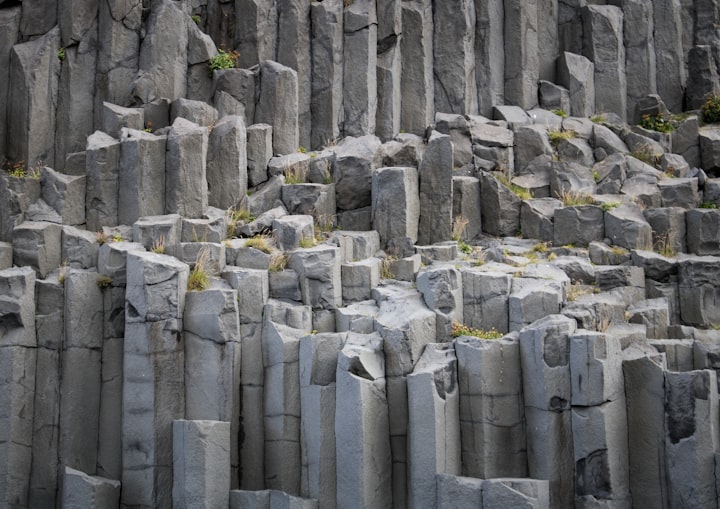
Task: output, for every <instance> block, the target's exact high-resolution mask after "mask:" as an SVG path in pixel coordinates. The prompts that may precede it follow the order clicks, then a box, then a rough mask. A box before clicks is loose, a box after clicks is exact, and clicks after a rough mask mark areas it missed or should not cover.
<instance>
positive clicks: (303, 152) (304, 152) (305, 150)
mask: <svg viewBox="0 0 720 509" xmlns="http://www.w3.org/2000/svg"><path fill="white" fill-rule="evenodd" d="M307 151H308V149H307V148H305V147H303V146H300V147H298V152H300V153H301V154H307Z"/></svg>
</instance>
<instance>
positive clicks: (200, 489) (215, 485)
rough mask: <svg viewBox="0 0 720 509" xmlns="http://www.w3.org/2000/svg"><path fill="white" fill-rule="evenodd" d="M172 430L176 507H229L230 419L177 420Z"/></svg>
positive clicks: (186, 508)
mask: <svg viewBox="0 0 720 509" xmlns="http://www.w3.org/2000/svg"><path fill="white" fill-rule="evenodd" d="M172 432H173V435H172V449H173V481H172V482H173V486H172V505H173V507H177V508H181V507H182V508H184V509H190V508H195V507H197V508H204V507H218V508H220V507H222V508H225V507H228V505H229V504H230V423H229V422H219V421H212V420H177V421H173V423H172Z"/></svg>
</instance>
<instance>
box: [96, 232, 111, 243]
mask: <svg viewBox="0 0 720 509" xmlns="http://www.w3.org/2000/svg"><path fill="white" fill-rule="evenodd" d="M95 240H96V241H97V243H98V245H100V246H102V245H103V244H106V243H107V241H108V240H109V239H108V236H107V233H105V232H104V231H102V230H101V231H98V232H95Z"/></svg>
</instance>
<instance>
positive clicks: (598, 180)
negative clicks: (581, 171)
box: [593, 171, 600, 184]
mask: <svg viewBox="0 0 720 509" xmlns="http://www.w3.org/2000/svg"><path fill="white" fill-rule="evenodd" d="M593 180H594V181H595V183H596V184H597V183H598V182H600V174H599V173H598V172H597V171H593Z"/></svg>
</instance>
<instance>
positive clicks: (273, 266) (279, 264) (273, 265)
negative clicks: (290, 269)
mask: <svg viewBox="0 0 720 509" xmlns="http://www.w3.org/2000/svg"><path fill="white" fill-rule="evenodd" d="M287 264H288V257H287V255H285V254H283V253H275V254H273V255H272V256H271V257H270V265H269V266H268V270H269V271H270V272H281V271H283V270H285V268H286V267H287Z"/></svg>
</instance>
